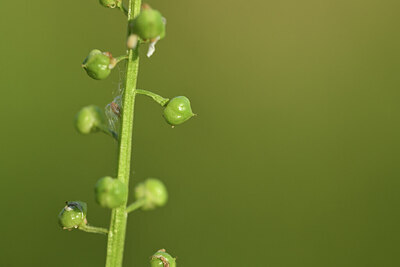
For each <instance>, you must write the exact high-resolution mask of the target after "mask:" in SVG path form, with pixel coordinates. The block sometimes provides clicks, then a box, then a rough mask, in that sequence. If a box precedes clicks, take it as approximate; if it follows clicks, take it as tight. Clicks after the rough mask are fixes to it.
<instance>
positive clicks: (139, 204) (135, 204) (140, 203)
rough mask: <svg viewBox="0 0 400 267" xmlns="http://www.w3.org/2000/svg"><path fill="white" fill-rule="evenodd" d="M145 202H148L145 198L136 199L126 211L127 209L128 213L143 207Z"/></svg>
mask: <svg viewBox="0 0 400 267" xmlns="http://www.w3.org/2000/svg"><path fill="white" fill-rule="evenodd" d="M145 203H146V200H144V199H139V200H136V201H135V202H133V203H132V204H130V205H129V206H128V207H126V210H125V211H126V213H129V212H132V211H135V210H137V209H139V208H141V207H142V206H143V205H144V204H145Z"/></svg>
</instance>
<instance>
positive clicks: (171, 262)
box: [150, 249, 176, 267]
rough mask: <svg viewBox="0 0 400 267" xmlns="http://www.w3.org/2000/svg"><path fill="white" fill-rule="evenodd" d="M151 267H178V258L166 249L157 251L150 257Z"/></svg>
mask: <svg viewBox="0 0 400 267" xmlns="http://www.w3.org/2000/svg"><path fill="white" fill-rule="evenodd" d="M150 265H151V267H176V259H175V258H173V257H172V256H171V255H170V254H168V253H167V252H166V251H165V249H160V250H159V251H157V252H156V253H155V254H154V255H153V256H151V259H150Z"/></svg>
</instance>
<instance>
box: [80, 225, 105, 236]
mask: <svg viewBox="0 0 400 267" xmlns="http://www.w3.org/2000/svg"><path fill="white" fill-rule="evenodd" d="M78 229H79V230H82V231H85V232H88V233H94V234H103V235H107V234H108V230H107V229H105V228H102V227H95V226H90V225H81V226H79V227H78Z"/></svg>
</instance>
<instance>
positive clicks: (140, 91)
mask: <svg viewBox="0 0 400 267" xmlns="http://www.w3.org/2000/svg"><path fill="white" fill-rule="evenodd" d="M136 93H137V94H141V95H147V96H149V97H151V98H153V100H154V101H156V102H157V103H158V104H160V105H161V106H165V104H167V103H168V101H169V99H168V98H164V97H162V96H160V95H157V94H155V93H153V92H150V91H147V90H143V89H136Z"/></svg>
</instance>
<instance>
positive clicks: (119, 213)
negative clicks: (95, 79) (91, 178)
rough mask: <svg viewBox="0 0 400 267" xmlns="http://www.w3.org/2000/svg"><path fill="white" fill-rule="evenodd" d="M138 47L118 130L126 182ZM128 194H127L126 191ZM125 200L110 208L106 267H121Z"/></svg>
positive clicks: (133, 1)
mask: <svg viewBox="0 0 400 267" xmlns="http://www.w3.org/2000/svg"><path fill="white" fill-rule="evenodd" d="M140 6H141V0H129V11H128V23H129V21H130V20H132V19H133V18H134V17H136V16H137V15H139V12H140ZM138 49H139V46H137V47H136V48H135V49H134V50H132V49H130V50H129V51H128V63H127V69H126V82H125V90H124V96H123V106H122V114H121V131H120V143H119V158H118V180H120V181H121V182H123V183H124V184H126V186H127V187H128V185H129V175H130V167H131V148H132V131H133V117H134V104H135V96H136V90H135V89H136V82H137V75H138V68H139V51H138ZM128 195H129V194H128ZM126 201H127V199H126V200H125V203H124V204H123V205H121V206H120V207H118V208H115V209H113V210H112V213H111V223H110V230H109V233H108V243H107V259H106V267H120V266H122V259H123V252H124V243H125V232H126V223H127V217H128V216H127V213H126V211H125V209H126Z"/></svg>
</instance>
